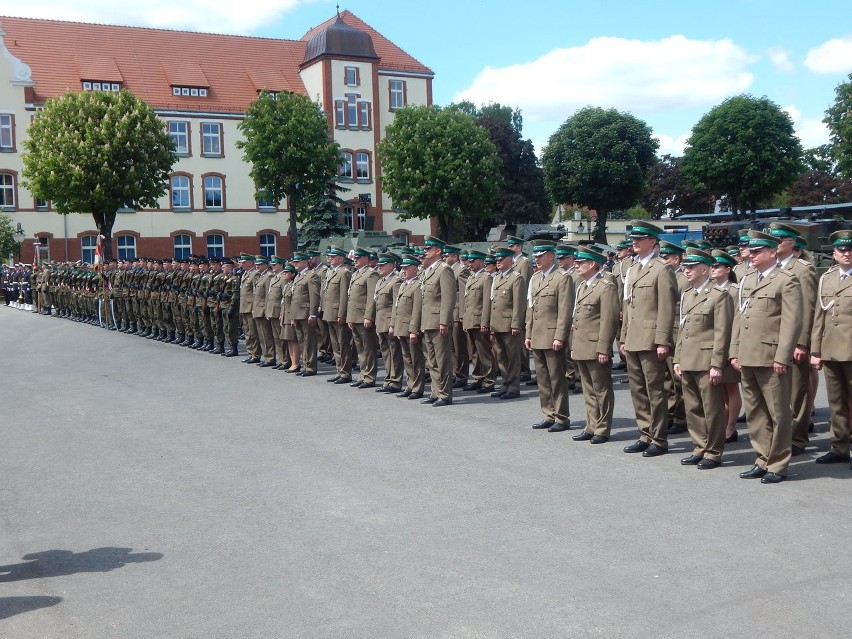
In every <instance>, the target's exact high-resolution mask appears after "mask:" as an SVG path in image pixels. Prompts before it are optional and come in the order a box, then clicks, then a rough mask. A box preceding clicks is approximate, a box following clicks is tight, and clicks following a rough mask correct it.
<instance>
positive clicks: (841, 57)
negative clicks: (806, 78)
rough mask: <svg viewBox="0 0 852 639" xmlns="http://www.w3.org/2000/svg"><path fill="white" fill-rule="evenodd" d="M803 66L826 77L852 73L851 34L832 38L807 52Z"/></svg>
mask: <svg viewBox="0 0 852 639" xmlns="http://www.w3.org/2000/svg"><path fill="white" fill-rule="evenodd" d="M805 66H806V67H808V69H810V70H811V71H813V72H814V73H820V74H826V75H830V74H834V73H849V72H850V71H852V34H849V35H846V36H843V37H842V38H833V39H832V40H829V41H828V42H824V43H822V44H821V45H819V46H818V47H814V48H813V49H811V50H810V51H808V55H807V56H806V57H805Z"/></svg>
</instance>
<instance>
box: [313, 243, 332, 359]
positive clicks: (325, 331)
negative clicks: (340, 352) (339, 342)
mask: <svg viewBox="0 0 852 639" xmlns="http://www.w3.org/2000/svg"><path fill="white" fill-rule="evenodd" d="M308 255H309V256H310V260H308V268H310V269H311V270H312V271H314V272H315V273H316V274H317V278H318V280H319V282H320V299H322V292H323V287H324V286H325V279H326V276H327V275H328V264H323V262H322V256H321V254H320V252H319V251H317V250H314V249H311V250H310V251H308ZM333 360H334V352H333V349H332V348H331V335H330V334H329V328H328V322H326V321H325V320H323V319H321V318H317V361H318V362H324V363H330V362H331V361H333Z"/></svg>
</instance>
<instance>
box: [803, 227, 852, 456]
mask: <svg viewBox="0 0 852 639" xmlns="http://www.w3.org/2000/svg"><path fill="white" fill-rule="evenodd" d="M829 240H830V241H831V243H832V244H833V246H834V260H835V262H836V263H837V264H836V266H834V267H832V268H831V269H830V270H829V271H828V272H827V273H825V275H823V276H822V277H821V278H820V280H819V286H818V293H817V300H816V306H815V309H814V310H815V317H814V325H813V331H812V332H811V345H810V346H811V366H813V367H814V368H815V369H816V370H822V371H823V374H824V375H825V390H826V393H827V394H828V409H829V413H830V420H831V421H830V426H829V440H830V441H831V448H830V450H829V451H828V452H827V453H825V454H824V455H822V456H820V457H817V459H816V463H817V464H835V463H844V462H846V463H848V462H849V439H850V414H849V411H850V402H852V340H850V336H852V231H836V232H834V233H832V234H831V236H830V237H829Z"/></svg>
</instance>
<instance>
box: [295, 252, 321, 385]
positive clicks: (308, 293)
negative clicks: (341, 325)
mask: <svg viewBox="0 0 852 639" xmlns="http://www.w3.org/2000/svg"><path fill="white" fill-rule="evenodd" d="M308 260H309V258H308V256H307V255H305V254H303V253H297V254H295V255H294V256H293V260H292V261H293V266H295V267H296V270H297V271H298V273H297V274H296V277H295V279H294V280H293V291H292V300H291V302H290V304H291V306H290V319H291V321H292V323H293V327H294V328H295V329H296V339H297V340H298V342H299V352H300V354H301V356H302V362H303V367H302V370H301V371H300V372H298V373H296V375H299V376H300V377H313V376H314V375H316V374H317V337H318V336H319V332H318V329H317V319H318V317H319V305H320V281H319V277H318V276H317V272H316V271H312V270H311V269H310V268H308ZM295 364H298V362H295Z"/></svg>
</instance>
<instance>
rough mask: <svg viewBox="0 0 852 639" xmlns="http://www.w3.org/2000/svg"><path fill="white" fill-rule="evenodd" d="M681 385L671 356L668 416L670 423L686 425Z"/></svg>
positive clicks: (667, 367)
mask: <svg viewBox="0 0 852 639" xmlns="http://www.w3.org/2000/svg"><path fill="white" fill-rule="evenodd" d="M681 383H682V382H681V380H680V379H679V378H678V376H677V375H675V373H674V362H673V360H672V356H671V355H669V356H668V358H666V392H668V394H669V401H668V416H669V421H670V422H674V423H675V424H685V423H686V419H687V418H686V407H685V406H684V403H683V388H681ZM711 459H712V457H711Z"/></svg>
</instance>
